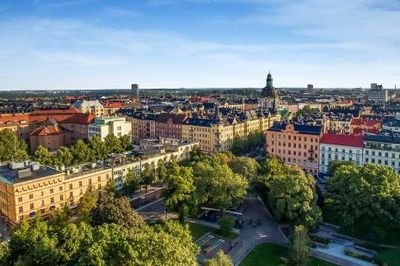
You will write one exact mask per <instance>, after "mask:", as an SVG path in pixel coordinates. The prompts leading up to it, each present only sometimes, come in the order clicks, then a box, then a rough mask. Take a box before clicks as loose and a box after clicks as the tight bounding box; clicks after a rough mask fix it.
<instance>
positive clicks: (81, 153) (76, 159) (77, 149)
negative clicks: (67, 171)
mask: <svg viewBox="0 0 400 266" xmlns="http://www.w3.org/2000/svg"><path fill="white" fill-rule="evenodd" d="M71 153H72V157H73V164H80V163H86V162H89V161H90V151H89V147H88V145H86V143H85V142H84V141H83V140H81V139H78V141H77V142H75V144H74V145H73V146H72V148H71Z"/></svg>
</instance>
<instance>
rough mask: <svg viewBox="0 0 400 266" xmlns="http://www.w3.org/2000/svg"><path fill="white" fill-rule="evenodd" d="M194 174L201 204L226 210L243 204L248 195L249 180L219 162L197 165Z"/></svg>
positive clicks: (199, 163) (204, 162)
mask: <svg viewBox="0 0 400 266" xmlns="http://www.w3.org/2000/svg"><path fill="white" fill-rule="evenodd" d="M193 173H194V185H195V188H196V198H197V199H198V202H199V203H200V204H205V205H207V206H209V207H216V208H219V209H226V208H229V207H232V206H236V205H237V204H239V203H241V202H242V201H243V199H244V197H245V195H246V193H247V188H248V181H247V179H246V178H244V177H243V176H241V175H238V174H235V173H234V172H233V171H232V170H231V169H230V168H229V167H228V166H227V165H225V164H221V163H219V161H218V160H215V161H214V162H213V163H210V162H208V161H200V162H198V163H196V164H195V165H194V166H193Z"/></svg>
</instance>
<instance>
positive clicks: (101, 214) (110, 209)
mask: <svg viewBox="0 0 400 266" xmlns="http://www.w3.org/2000/svg"><path fill="white" fill-rule="evenodd" d="M91 223H92V224H93V225H101V224H105V223H115V224H119V225H121V226H124V227H126V228H140V227H142V226H143V225H144V220H143V218H142V217H141V216H140V215H139V214H138V213H137V212H135V211H134V210H133V209H132V207H131V205H130V203H129V200H128V198H126V197H120V198H117V197H116V196H115V194H114V193H105V192H104V193H103V195H102V196H101V197H99V200H98V203H97V206H96V208H95V209H94V210H93V212H92V217H91Z"/></svg>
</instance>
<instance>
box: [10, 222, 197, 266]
mask: <svg viewBox="0 0 400 266" xmlns="http://www.w3.org/2000/svg"><path fill="white" fill-rule="evenodd" d="M6 245H7V246H6V250H5V252H3V255H2V256H3V259H4V260H5V261H6V264H7V265H112V266H114V265H115V266H117V265H167V266H175V265H197V261H196V255H197V253H198V252H199V248H198V247H197V246H196V245H195V244H194V243H193V242H192V239H191V236H190V233H189V230H188V227H187V226H186V227H183V226H181V225H179V224H178V223H174V222H168V223H165V224H161V225H156V226H153V227H150V226H147V225H145V226H143V227H141V228H140V229H138V228H126V227H123V226H120V225H117V224H103V225H100V226H91V225H89V224H86V223H83V222H81V223H79V224H72V223H71V224H68V225H65V226H64V227H62V228H60V229H58V230H54V229H53V228H52V227H51V226H50V225H49V224H47V223H46V222H42V221H37V222H35V223H33V224H31V225H29V224H28V223H22V224H20V225H19V226H18V227H17V228H16V229H15V230H14V231H13V233H12V235H11V239H10V242H9V244H6ZM8 249H9V252H8Z"/></svg>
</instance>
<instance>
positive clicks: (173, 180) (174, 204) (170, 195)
mask: <svg viewBox="0 0 400 266" xmlns="http://www.w3.org/2000/svg"><path fill="white" fill-rule="evenodd" d="M165 184H166V186H167V188H166V190H165V198H164V207H165V208H166V209H167V210H169V211H175V212H177V213H178V216H179V219H180V220H181V221H184V220H185V218H186V216H187V215H188V214H189V213H190V211H191V210H192V208H193V205H194V202H193V192H194V190H195V187H194V185H193V171H192V169H191V168H190V167H182V166H175V167H174V169H172V170H171V173H170V174H169V175H167V176H166V178H165Z"/></svg>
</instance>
